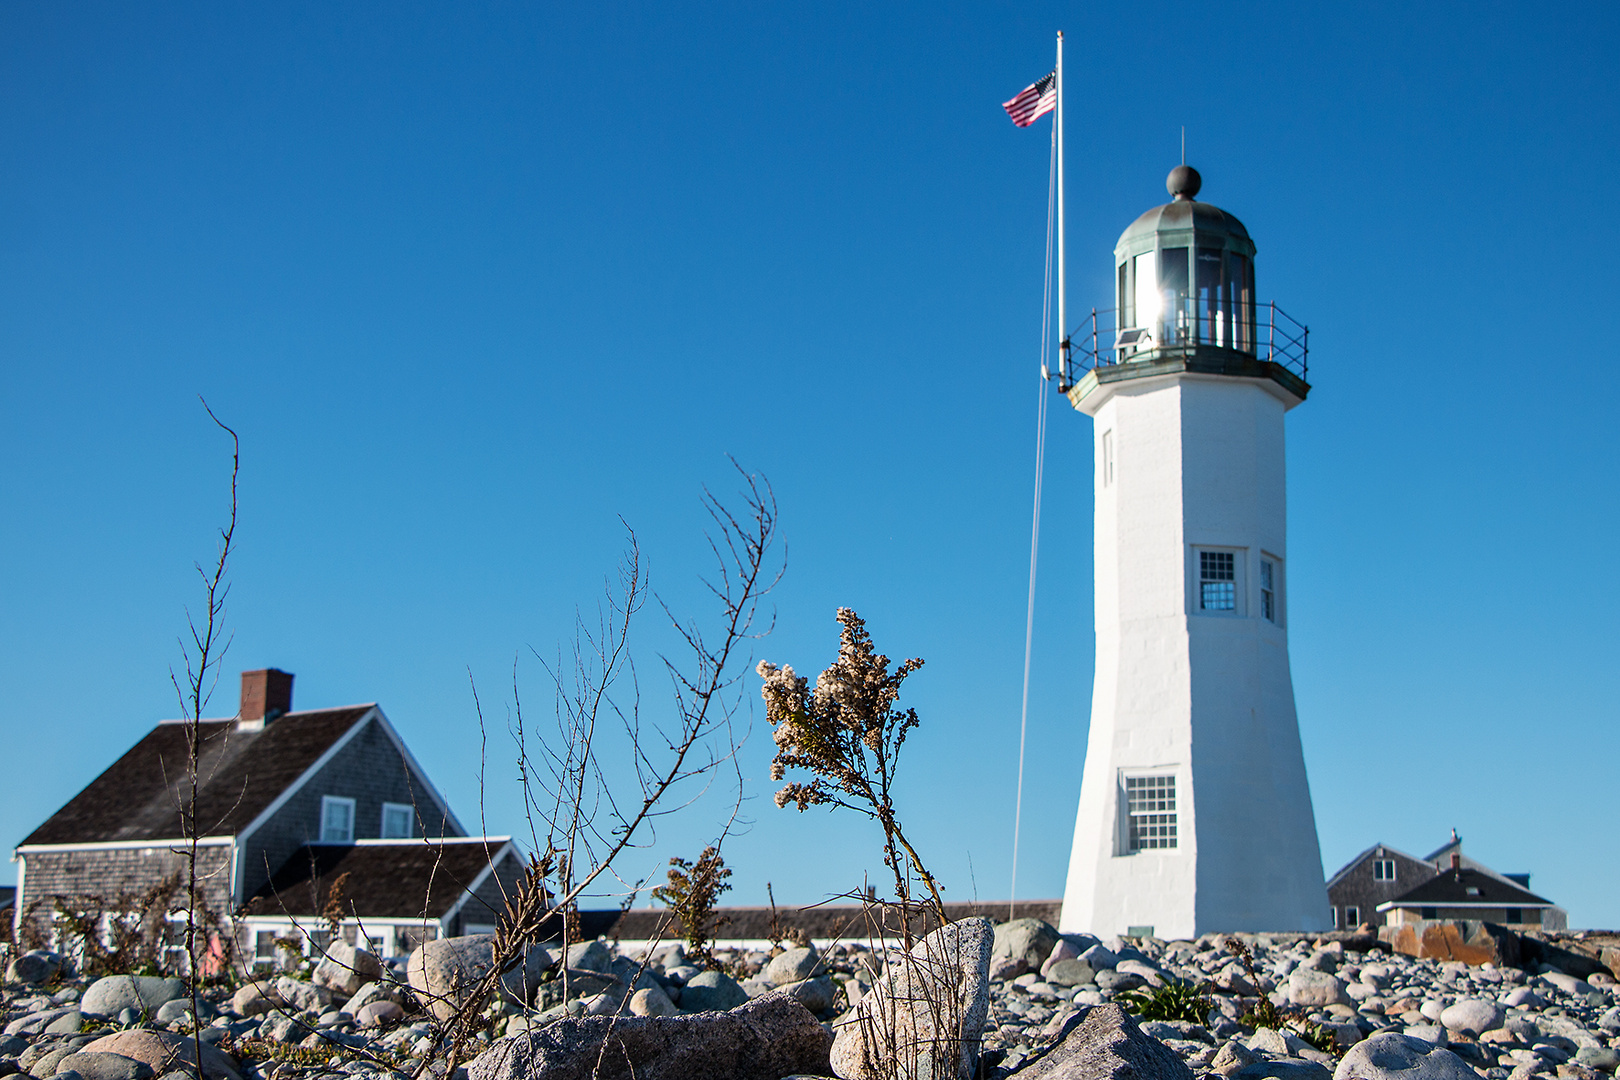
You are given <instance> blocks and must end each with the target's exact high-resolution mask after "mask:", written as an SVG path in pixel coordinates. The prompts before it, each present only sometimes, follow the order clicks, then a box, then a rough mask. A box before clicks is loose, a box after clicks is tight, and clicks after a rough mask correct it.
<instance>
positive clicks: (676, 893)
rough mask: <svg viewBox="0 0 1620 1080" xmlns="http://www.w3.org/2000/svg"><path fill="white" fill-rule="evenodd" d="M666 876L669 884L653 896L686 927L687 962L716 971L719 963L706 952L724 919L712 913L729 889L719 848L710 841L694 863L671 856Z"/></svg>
mask: <svg viewBox="0 0 1620 1080" xmlns="http://www.w3.org/2000/svg"><path fill="white" fill-rule="evenodd" d="M668 876H669V884H667V885H660V886H658V887H657V888H656V889H654V890H653V891H652V897H653V899H654V900H657V901H658V902H659V903H661V904H667V905H668V906H669V908H670V910H671V911H673V912H675V914H676V916H678V917H679V918H680V920H681V926H682V928H683V929H684V930H685V938H686V959H687V961H688V962H689V963H692V964H696V965H698V966H699V967H704V968H709V969H712V970H718V969H719V967H720V964H719V962H718V961H717V960H715V958H714V956H713V954H711V953H710V952H709V942H710V941H712V940H713V938H714V932H715V930H717V929H719V928H720V927H721V926H722V925H724V924H725V922H726V921H727V920H726V919H725V918H724V917H722V918H719V919H716V918H715V915H714V905H715V901H717V900H719V899H720V894H721V893H723V892H726V891H728V890H729V889H730V888H731V886H730V885H729V884H727V883H726V878H728V877H730V876H731V871H730V870H729V869H727V868H726V860H725V859H723V858H721V857H720V849H719V848H717V847H715V846H714V845H713V844H710V845H709V846H708V847H706V848H704V849H703V854H702V855H699V856H698V860H697V862H695V863H689V862H687V861H686V860H685V859H682V858H679V857H676V858H672V859H670V860H669V870H668Z"/></svg>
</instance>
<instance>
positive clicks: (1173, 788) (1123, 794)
mask: <svg viewBox="0 0 1620 1080" xmlns="http://www.w3.org/2000/svg"><path fill="white" fill-rule="evenodd" d="M1133 781H1134V783H1133ZM1165 781H1168V784H1166V783H1165ZM1180 787H1181V782H1180V780H1179V778H1178V777H1177V776H1176V773H1175V770H1173V769H1140V770H1132V771H1130V772H1122V773H1121V774H1120V778H1119V816H1120V826H1121V827H1120V837H1119V840H1120V852H1121V854H1125V855H1141V854H1144V853H1147V852H1172V851H1176V850H1178V849H1179V848H1180V846H1181V843H1180V841H1181V837H1180V823H1181V822H1180V809H1179V807H1180V804H1179V802H1178V800H1177V798H1176V795H1177V792H1178V790H1179V789H1180ZM1133 788H1135V789H1136V790H1138V791H1139V792H1141V793H1142V796H1139V797H1144V796H1145V798H1143V801H1144V802H1146V803H1148V805H1149V806H1154V805H1157V804H1160V803H1163V802H1165V801H1166V800H1165V799H1164V798H1163V797H1162V793H1163V792H1164V791H1165V790H1166V789H1168V791H1169V796H1170V797H1169V800H1168V802H1169V808H1168V809H1150V808H1147V807H1144V808H1143V809H1141V810H1138V811H1136V812H1133V811H1132V809H1131V791H1132V789H1133ZM1150 791H1151V792H1154V793H1155V795H1154V796H1149V795H1148V792H1150ZM1166 818H1167V819H1168V820H1164V819H1166ZM1138 819H1144V821H1143V824H1144V825H1146V826H1150V827H1152V828H1156V829H1163V828H1164V827H1166V826H1168V828H1169V835H1168V836H1165V835H1162V834H1161V835H1158V836H1148V837H1145V838H1144V837H1141V836H1139V834H1138V833H1137V830H1136V828H1135V826H1136V823H1137V820H1138ZM1155 819H1157V820H1155ZM1144 839H1145V840H1146V841H1147V842H1145V843H1142V842H1139V841H1142V840H1144Z"/></svg>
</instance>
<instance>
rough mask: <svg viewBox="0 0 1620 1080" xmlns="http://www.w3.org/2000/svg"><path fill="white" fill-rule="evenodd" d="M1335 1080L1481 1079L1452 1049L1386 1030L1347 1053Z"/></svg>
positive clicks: (1334, 1073)
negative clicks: (1445, 1048) (1441, 1047)
mask: <svg viewBox="0 0 1620 1080" xmlns="http://www.w3.org/2000/svg"><path fill="white" fill-rule="evenodd" d="M1333 1080H1479V1074H1478V1073H1476V1072H1475V1071H1474V1070H1473V1069H1472V1068H1470V1067H1469V1066H1468V1063H1467V1062H1465V1061H1463V1059H1462V1058H1460V1057H1458V1056H1457V1055H1456V1054H1453V1053H1452V1052H1451V1051H1450V1050H1442V1049H1440V1048H1439V1047H1437V1046H1433V1045H1431V1044H1430V1043H1426V1042H1420V1041H1419V1040H1417V1039H1410V1038H1407V1037H1406V1036H1405V1035H1398V1034H1396V1033H1395V1032H1392V1031H1386V1032H1382V1033H1380V1034H1378V1035H1374V1036H1372V1037H1371V1038H1369V1039H1364V1040H1362V1041H1361V1042H1359V1043H1357V1044H1356V1045H1354V1046H1352V1047H1351V1048H1350V1049H1349V1050H1347V1051H1345V1055H1344V1057H1343V1058H1342V1059H1341V1060H1340V1061H1339V1067H1338V1068H1337V1069H1335V1070H1334V1072H1333Z"/></svg>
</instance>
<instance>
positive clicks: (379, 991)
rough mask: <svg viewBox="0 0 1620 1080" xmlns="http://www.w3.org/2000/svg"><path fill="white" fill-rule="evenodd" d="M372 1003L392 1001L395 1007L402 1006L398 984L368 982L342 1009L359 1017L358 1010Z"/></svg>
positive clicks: (401, 995) (402, 996)
mask: <svg viewBox="0 0 1620 1080" xmlns="http://www.w3.org/2000/svg"><path fill="white" fill-rule="evenodd" d="M373 1001H392V1002H393V1003H394V1004H395V1005H404V1004H405V995H404V994H402V993H401V992H400V987H399V984H398V983H393V982H388V981H387V980H378V981H377V982H368V983H366V985H364V986H362V987H361V988H360V989H359V990H356V991H355V993H354V996H353V997H351V998H350V999H349V1003H348V1004H347V1005H345V1006H344V1008H346V1009H348V1011H349V1012H351V1013H353V1014H354V1015H355V1016H359V1015H360V1010H361V1009H363V1008H365V1007H366V1006H367V1005H370V1004H371V1003H372V1002H373Z"/></svg>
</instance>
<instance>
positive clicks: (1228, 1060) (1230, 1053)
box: [1209, 1039, 1260, 1076]
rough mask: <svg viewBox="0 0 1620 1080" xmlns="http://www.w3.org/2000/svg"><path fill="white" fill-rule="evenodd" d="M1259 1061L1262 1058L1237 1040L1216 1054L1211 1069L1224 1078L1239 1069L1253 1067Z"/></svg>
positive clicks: (1210, 1065)
mask: <svg viewBox="0 0 1620 1080" xmlns="http://www.w3.org/2000/svg"><path fill="white" fill-rule="evenodd" d="M1259 1060H1260V1057H1259V1056H1258V1055H1257V1054H1255V1053H1253V1052H1252V1051H1251V1050H1250V1049H1249V1048H1248V1047H1247V1046H1244V1045H1243V1044H1242V1043H1240V1042H1238V1041H1237V1040H1236V1039H1233V1040H1231V1041H1230V1042H1228V1043H1227V1044H1226V1045H1225V1046H1223V1047H1221V1048H1220V1050H1218V1051H1217V1052H1216V1054H1215V1057H1214V1058H1213V1059H1212V1060H1211V1061H1210V1063H1209V1069H1210V1071H1211V1072H1215V1073H1219V1074H1220V1075H1222V1076H1231V1075H1232V1074H1233V1073H1235V1072H1237V1071H1238V1070H1239V1069H1242V1068H1244V1067H1245V1066H1248V1065H1253V1064H1254V1063H1255V1062H1257V1061H1259Z"/></svg>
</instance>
